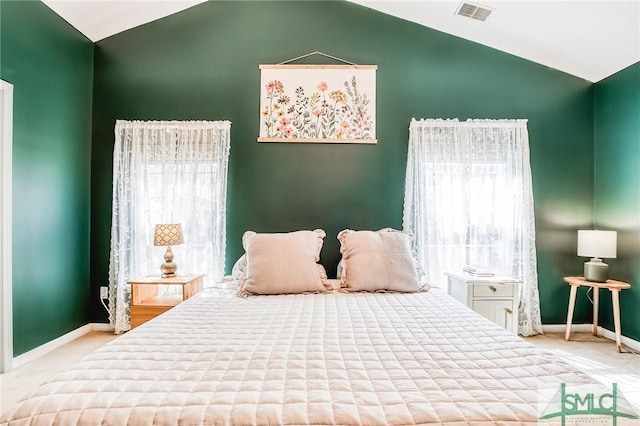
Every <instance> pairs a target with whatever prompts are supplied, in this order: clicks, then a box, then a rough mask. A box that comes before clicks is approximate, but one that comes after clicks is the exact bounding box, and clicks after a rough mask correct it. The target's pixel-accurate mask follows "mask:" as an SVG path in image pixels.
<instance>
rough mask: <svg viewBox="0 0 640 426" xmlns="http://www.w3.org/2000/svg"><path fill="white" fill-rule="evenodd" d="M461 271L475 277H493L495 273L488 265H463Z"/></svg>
mask: <svg viewBox="0 0 640 426" xmlns="http://www.w3.org/2000/svg"><path fill="white" fill-rule="evenodd" d="M462 271H463V272H465V273H467V274H469V275H474V276H476V277H493V276H494V275H495V274H494V273H493V271H492V270H491V268H489V267H488V266H480V265H464V266H463V267H462Z"/></svg>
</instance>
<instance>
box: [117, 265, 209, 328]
mask: <svg viewBox="0 0 640 426" xmlns="http://www.w3.org/2000/svg"><path fill="white" fill-rule="evenodd" d="M202 277H204V274H190V275H182V276H177V277H174V278H161V277H160V275H147V276H146V277H144V278H142V279H139V280H131V281H127V282H128V283H129V284H131V328H132V329H134V328H136V327H137V326H139V325H140V324H143V323H145V322H147V321H149V320H150V319H152V318H155V317H157V316H158V315H160V314H161V313H163V312H166V311H168V310H169V309H171V308H173V307H174V306H176V305H177V304H178V303H180V302H182V301H183V300H187V299H188V298H190V297H191V296H193V295H195V294H196V293H198V292H199V291H200V290H202ZM160 286H182V294H181V295H180V294H177V295H171V296H161V295H158V289H159V287H160Z"/></svg>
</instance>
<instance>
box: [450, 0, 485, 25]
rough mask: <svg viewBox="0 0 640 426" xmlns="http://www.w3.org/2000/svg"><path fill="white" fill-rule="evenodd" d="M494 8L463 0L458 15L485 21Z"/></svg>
mask: <svg viewBox="0 0 640 426" xmlns="http://www.w3.org/2000/svg"><path fill="white" fill-rule="evenodd" d="M492 11H493V9H491V8H489V7H486V6H480V5H479V4H473V3H469V2H464V1H463V2H462V3H460V6H459V7H458V10H457V11H456V15H460V16H466V17H467V18H471V19H475V20H478V21H485V20H486V19H487V18H488V17H489V15H490V14H491V12H492Z"/></svg>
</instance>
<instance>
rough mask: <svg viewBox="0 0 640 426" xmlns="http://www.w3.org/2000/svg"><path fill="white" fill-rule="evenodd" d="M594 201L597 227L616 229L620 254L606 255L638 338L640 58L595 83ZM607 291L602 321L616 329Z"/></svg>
mask: <svg viewBox="0 0 640 426" xmlns="http://www.w3.org/2000/svg"><path fill="white" fill-rule="evenodd" d="M595 204H596V212H595V213H596V214H595V218H596V225H597V226H598V228H599V229H612V230H615V231H618V257H617V258H616V259H605V261H606V262H607V263H608V264H609V275H610V277H611V278H614V279H618V280H622V281H626V282H629V283H630V284H631V289H629V290H624V291H622V292H621V293H620V311H621V324H622V325H621V327H622V334H623V335H625V336H627V337H630V338H632V339H635V340H640V62H639V63H636V64H635V65H632V66H630V67H628V68H626V69H624V70H622V71H620V72H618V73H616V74H614V75H613V76H611V77H609V78H607V79H605V80H602V81H600V82H598V83H597V84H596V85H595ZM608 293H609V292H606V291H605V292H603V296H604V297H603V298H602V300H601V302H600V304H601V311H602V316H603V318H602V325H603V326H604V327H606V328H607V329H609V330H613V329H614V325H613V315H612V308H611V297H610V295H609V294H608Z"/></svg>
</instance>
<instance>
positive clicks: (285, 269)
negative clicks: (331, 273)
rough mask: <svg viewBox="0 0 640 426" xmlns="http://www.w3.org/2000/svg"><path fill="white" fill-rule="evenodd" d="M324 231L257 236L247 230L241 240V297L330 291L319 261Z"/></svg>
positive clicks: (325, 274)
mask: <svg viewBox="0 0 640 426" xmlns="http://www.w3.org/2000/svg"><path fill="white" fill-rule="evenodd" d="M325 235H326V234H325V232H324V231H323V230H322V229H316V230H314V231H296V232H289V233H282V234H258V233H255V232H253V231H247V232H245V233H244V236H243V237H242V245H243V246H244V250H245V252H246V261H247V265H246V270H245V271H244V275H243V276H242V278H241V279H240V287H239V288H240V289H241V292H242V293H244V294H283V293H305V292H325V291H329V290H331V285H330V284H329V283H328V282H327V273H326V271H325V269H324V267H323V266H322V265H319V264H318V263H317V262H318V261H319V260H320V250H322V244H323V243H324V237H325Z"/></svg>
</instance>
